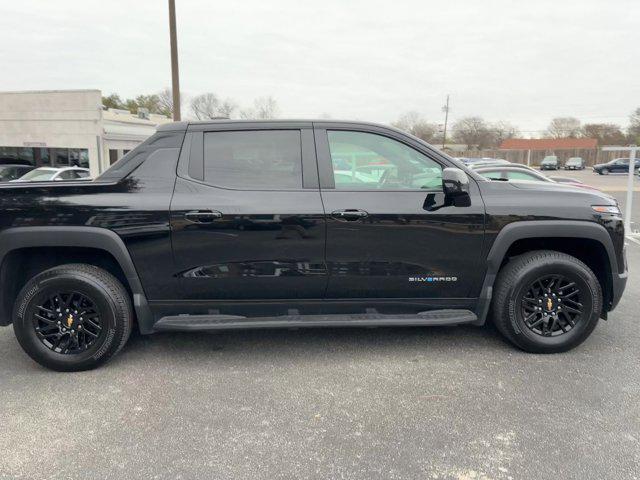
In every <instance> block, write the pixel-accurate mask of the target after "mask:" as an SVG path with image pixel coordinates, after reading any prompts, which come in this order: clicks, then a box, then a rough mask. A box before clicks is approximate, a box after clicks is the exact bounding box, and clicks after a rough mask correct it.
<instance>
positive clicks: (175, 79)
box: [169, 0, 180, 122]
mask: <svg viewBox="0 0 640 480" xmlns="http://www.w3.org/2000/svg"><path fill="white" fill-rule="evenodd" d="M169 38H170V41H171V92H172V94H173V119H174V120H175V121H176V122H178V121H180V73H179V72H178V37H177V34H176V2H175V0H169Z"/></svg>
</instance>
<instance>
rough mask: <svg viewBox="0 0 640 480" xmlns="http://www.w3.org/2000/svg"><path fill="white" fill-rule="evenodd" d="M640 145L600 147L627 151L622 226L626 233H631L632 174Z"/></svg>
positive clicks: (615, 150)
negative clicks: (627, 169)
mask: <svg viewBox="0 0 640 480" xmlns="http://www.w3.org/2000/svg"><path fill="white" fill-rule="evenodd" d="M638 149H640V147H638V146H636V145H631V146H630V147H602V151H603V152H612V151H613V152H620V151H622V152H629V171H628V172H627V175H628V176H627V200H626V202H625V205H624V228H625V232H626V233H627V234H630V233H633V231H632V230H631V210H632V208H633V174H634V173H635V167H636V158H637V157H638Z"/></svg>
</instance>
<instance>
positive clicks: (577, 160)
mask: <svg viewBox="0 0 640 480" xmlns="http://www.w3.org/2000/svg"><path fill="white" fill-rule="evenodd" d="M564 169H565V170H584V160H583V159H582V157H571V158H570V159H569V160H567V161H566V162H565V164H564Z"/></svg>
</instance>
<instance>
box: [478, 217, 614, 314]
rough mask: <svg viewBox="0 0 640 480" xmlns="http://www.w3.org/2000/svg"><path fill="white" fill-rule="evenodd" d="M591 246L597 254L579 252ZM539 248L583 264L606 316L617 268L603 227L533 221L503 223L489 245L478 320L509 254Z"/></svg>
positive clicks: (607, 235)
mask: <svg viewBox="0 0 640 480" xmlns="http://www.w3.org/2000/svg"><path fill="white" fill-rule="evenodd" d="M593 248H595V249H597V255H585V254H584V253H581V252H591V253H592V252H593ZM540 249H545V250H556V251H561V252H564V253H568V254H570V255H573V256H575V257H577V258H578V259H580V260H582V261H583V262H584V263H586V264H587V265H588V266H589V267H590V268H591V269H592V270H593V271H594V273H596V276H597V277H598V281H599V282H600V285H601V286H602V291H603V294H604V300H605V301H604V307H603V312H602V314H603V315H606V308H607V305H609V303H610V301H611V299H612V297H613V293H612V290H613V273H614V272H617V271H618V268H617V264H616V255H615V249H614V247H613V242H612V240H611V237H610V236H609V234H608V233H607V231H606V229H605V228H604V227H603V226H602V225H600V224H598V223H595V222H587V221H567V220H535V221H522V222H514V223H511V224H509V225H507V226H505V227H504V228H503V229H502V230H501V231H500V232H499V233H498V235H497V237H496V239H495V240H494V242H493V244H492V245H491V248H490V250H489V253H488V255H487V273H486V275H485V279H484V282H483V285H482V290H481V292H480V298H479V300H478V306H477V308H476V314H477V316H478V323H480V324H482V323H484V322H485V320H486V317H487V313H488V311H489V307H490V305H491V299H492V296H493V285H494V283H495V279H496V276H497V275H498V272H499V271H500V268H501V267H502V266H503V265H504V264H505V263H506V262H507V261H508V259H509V257H510V256H513V255H518V254H520V253H524V252H525V251H531V250H540Z"/></svg>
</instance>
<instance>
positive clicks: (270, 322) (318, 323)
mask: <svg viewBox="0 0 640 480" xmlns="http://www.w3.org/2000/svg"><path fill="white" fill-rule="evenodd" d="M477 321H478V317H477V316H476V314H475V313H473V312H471V311H469V310H430V311H427V312H420V313H417V314H414V315H382V314H378V313H363V314H350V315H282V316H277V317H242V316H237V315H175V316H168V317H162V318H161V319H160V320H158V321H157V322H156V324H155V325H154V330H156V331H168V330H171V331H199V330H236V329H249V328H304V327H392V326H413V327H422V326H424V327H426V326H440V325H459V324H463V323H473V322H477Z"/></svg>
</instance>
